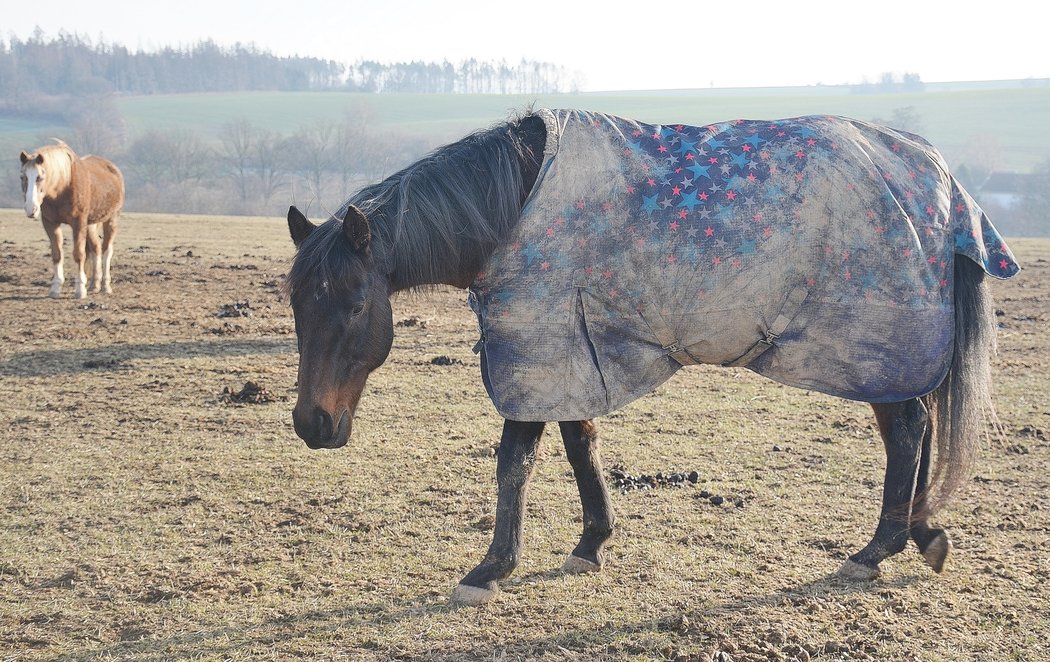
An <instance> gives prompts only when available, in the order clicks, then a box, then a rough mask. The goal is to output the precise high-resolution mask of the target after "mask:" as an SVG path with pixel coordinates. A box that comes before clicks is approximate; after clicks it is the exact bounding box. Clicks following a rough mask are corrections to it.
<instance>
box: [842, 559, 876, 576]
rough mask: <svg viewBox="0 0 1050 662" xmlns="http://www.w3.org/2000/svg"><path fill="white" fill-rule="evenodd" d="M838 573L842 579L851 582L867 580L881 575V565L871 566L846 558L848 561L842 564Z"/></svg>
mask: <svg viewBox="0 0 1050 662" xmlns="http://www.w3.org/2000/svg"><path fill="white" fill-rule="evenodd" d="M837 574H838V576H839V577H841V578H842V579H845V580H848V581H851V582H866V581H871V580H872V579H875V578H876V577H878V576H879V567H878V566H875V567H874V568H869V567H868V566H866V565H862V564H860V563H857V562H856V561H851V560H849V559H846V562H845V563H843V564H842V567H841V568H839V571H838V573H837Z"/></svg>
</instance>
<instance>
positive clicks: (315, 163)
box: [289, 120, 341, 204]
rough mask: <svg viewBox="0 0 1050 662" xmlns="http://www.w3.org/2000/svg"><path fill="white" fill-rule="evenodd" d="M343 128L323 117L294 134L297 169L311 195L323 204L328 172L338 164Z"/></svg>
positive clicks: (291, 154)
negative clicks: (341, 130) (341, 129)
mask: <svg viewBox="0 0 1050 662" xmlns="http://www.w3.org/2000/svg"><path fill="white" fill-rule="evenodd" d="M340 128H341V127H339V126H337V125H336V123H335V122H333V121H331V120H319V121H317V122H314V123H313V124H311V125H309V126H304V127H302V128H300V129H299V131H298V132H296V134H295V136H293V140H292V143H293V144H294V145H295V149H294V151H292V152H290V154H289V156H291V157H292V158H293V159H294V162H295V166H296V169H297V170H298V171H299V173H300V174H301V175H302V176H303V178H304V179H305V180H306V182H307V184H308V186H309V187H310V195H311V196H312V198H313V199H314V200H316V201H317V202H318V203H319V204H323V202H322V193H323V191H324V180H325V175H326V174H327V173H329V172H331V171H332V170H333V168H334V166H335V161H336V154H337V150H338V142H339V140H340Z"/></svg>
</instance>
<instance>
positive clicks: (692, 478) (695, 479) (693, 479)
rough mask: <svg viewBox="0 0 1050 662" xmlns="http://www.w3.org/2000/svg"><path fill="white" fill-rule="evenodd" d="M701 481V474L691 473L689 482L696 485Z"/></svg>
mask: <svg viewBox="0 0 1050 662" xmlns="http://www.w3.org/2000/svg"><path fill="white" fill-rule="evenodd" d="M699 480H700V474H699V473H698V472H696V471H690V472H689V482H690V483H693V484H694V485H695V484H696V483H697V482H698V481H699Z"/></svg>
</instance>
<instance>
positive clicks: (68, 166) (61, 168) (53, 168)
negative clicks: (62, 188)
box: [36, 138, 77, 185]
mask: <svg viewBox="0 0 1050 662" xmlns="http://www.w3.org/2000/svg"><path fill="white" fill-rule="evenodd" d="M52 140H54V141H55V144H54V145H44V146H43V147H40V148H39V149H37V151H36V153H37V154H39V155H40V156H42V157H44V166H45V167H46V172H47V179H48V183H49V184H52V185H65V184H68V183H69V182H70V181H71V180H72V179H73V162H74V161H76V159H77V155H76V154H75V153H74V152H73V148H71V147H70V146H69V145H67V144H66V143H64V142H63V141H61V140H59V139H58V138H53V139H52Z"/></svg>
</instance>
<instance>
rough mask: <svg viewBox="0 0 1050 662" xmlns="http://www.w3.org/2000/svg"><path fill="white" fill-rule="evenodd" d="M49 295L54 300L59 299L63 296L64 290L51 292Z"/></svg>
mask: <svg viewBox="0 0 1050 662" xmlns="http://www.w3.org/2000/svg"><path fill="white" fill-rule="evenodd" d="M47 295H48V296H49V297H51V298H52V299H57V298H59V297H61V296H62V290H51V291H50V292H48V293H47Z"/></svg>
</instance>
